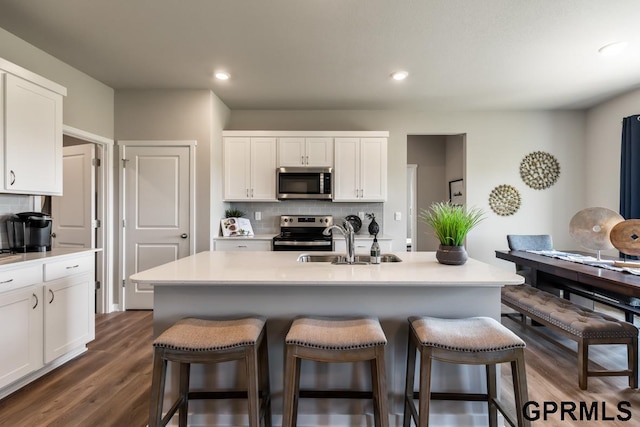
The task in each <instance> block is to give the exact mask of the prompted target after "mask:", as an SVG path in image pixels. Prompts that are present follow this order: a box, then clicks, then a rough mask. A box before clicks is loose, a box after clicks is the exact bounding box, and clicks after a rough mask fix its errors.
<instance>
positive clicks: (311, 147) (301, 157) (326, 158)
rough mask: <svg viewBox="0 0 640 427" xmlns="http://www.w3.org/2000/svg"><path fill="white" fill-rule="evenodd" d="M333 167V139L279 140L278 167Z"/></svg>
mask: <svg viewBox="0 0 640 427" xmlns="http://www.w3.org/2000/svg"><path fill="white" fill-rule="evenodd" d="M290 166H291V167H332V166H333V138H320V137H318V138H301V137H300V138H298V137H287V138H278V167H290Z"/></svg>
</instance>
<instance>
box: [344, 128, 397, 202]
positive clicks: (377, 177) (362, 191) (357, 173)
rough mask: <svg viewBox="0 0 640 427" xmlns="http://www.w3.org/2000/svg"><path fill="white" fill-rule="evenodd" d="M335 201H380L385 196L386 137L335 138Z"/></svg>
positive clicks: (382, 200)
mask: <svg viewBox="0 0 640 427" xmlns="http://www.w3.org/2000/svg"><path fill="white" fill-rule="evenodd" d="M333 185H334V187H333V189H334V197H333V200H334V201H336V202H384V201H386V199H387V138H336V139H335V168H334V184H333Z"/></svg>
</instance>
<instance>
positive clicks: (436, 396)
mask: <svg viewBox="0 0 640 427" xmlns="http://www.w3.org/2000/svg"><path fill="white" fill-rule="evenodd" d="M419 396H420V393H419V392H417V391H416V392H414V393H413V398H414V399H418V397H419ZM488 398H489V395H488V394H486V393H484V394H483V393H442V392H433V393H431V400H461V401H465V402H466V401H470V402H486V401H487V399H488Z"/></svg>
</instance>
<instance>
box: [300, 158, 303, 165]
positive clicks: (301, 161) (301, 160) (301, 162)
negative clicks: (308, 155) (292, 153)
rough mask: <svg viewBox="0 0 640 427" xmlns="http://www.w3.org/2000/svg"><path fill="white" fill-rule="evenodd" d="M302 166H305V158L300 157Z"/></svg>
mask: <svg viewBox="0 0 640 427" xmlns="http://www.w3.org/2000/svg"><path fill="white" fill-rule="evenodd" d="M300 164H301V165H304V156H300Z"/></svg>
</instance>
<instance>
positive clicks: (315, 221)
mask: <svg viewBox="0 0 640 427" xmlns="http://www.w3.org/2000/svg"><path fill="white" fill-rule="evenodd" d="M330 225H333V217H332V216H331V215H281V216H280V227H318V228H320V227H321V228H326V227H329V226H330Z"/></svg>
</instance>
